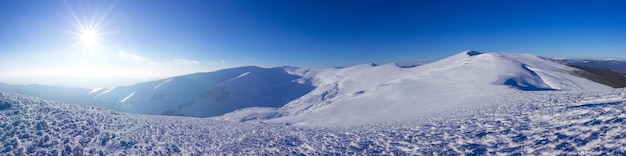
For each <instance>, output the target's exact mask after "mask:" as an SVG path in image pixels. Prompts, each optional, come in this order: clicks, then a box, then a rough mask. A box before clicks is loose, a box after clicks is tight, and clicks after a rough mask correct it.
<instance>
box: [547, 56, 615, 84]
mask: <svg viewBox="0 0 626 156" xmlns="http://www.w3.org/2000/svg"><path fill="white" fill-rule="evenodd" d="M556 61H559V62H561V63H563V64H565V65H568V66H571V67H574V68H578V69H580V70H577V71H573V72H571V73H572V74H574V75H576V76H580V77H584V78H587V79H589V80H592V81H595V82H598V83H602V84H605V85H608V86H611V87H613V88H624V87H626V62H625V61H621V60H614V59H606V60H568V59H558V60H556Z"/></svg>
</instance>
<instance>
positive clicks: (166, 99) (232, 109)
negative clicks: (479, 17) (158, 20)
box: [0, 51, 609, 126]
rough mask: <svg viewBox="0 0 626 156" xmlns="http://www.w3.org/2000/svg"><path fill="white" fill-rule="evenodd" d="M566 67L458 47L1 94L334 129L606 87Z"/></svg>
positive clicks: (528, 57)
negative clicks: (330, 64)
mask: <svg viewBox="0 0 626 156" xmlns="http://www.w3.org/2000/svg"><path fill="white" fill-rule="evenodd" d="M570 70H573V69H572V68H570V67H568V66H565V65H562V64H559V63H555V62H552V61H550V60H547V59H543V58H540V57H537V56H534V55H528V54H508V53H482V52H476V51H465V52H462V53H459V54H456V55H453V56H451V57H448V58H445V59H443V60H440V61H437V62H433V63H430V64H424V65H420V66H416V67H412V68H406V67H399V66H397V65H396V64H393V63H392V64H385V65H380V66H378V65H374V64H363V65H356V66H352V67H346V68H298V67H277V68H259V67H240V68H232V69H224V70H220V71H215V72H209V73H196V74H190V75H183V76H177V77H172V78H166V79H162V80H157V81H150V82H144V83H138V84H135V85H131V86H119V87H113V88H99V89H93V90H87V89H66V88H59V87H47V86H43V87H42V86H22V88H20V87H19V86H18V87H16V86H11V85H4V86H2V85H0V91H7V92H13V93H20V94H26V95H31V96H37V97H42V98H46V99H53V100H57V101H61V102H66V103H72V104H85V105H92V106H100V107H106V108H111V109H114V110H119V111H124V112H132V113H139V114H152V115H182V116H194V117H211V116H219V115H223V116H219V117H215V118H217V119H223V120H232V121H257V120H260V121H264V122H272V123H290V124H297V125H321V126H336V125H347V124H348V125H354V124H365V123H373V122H381V121H392V120H400V119H410V118H416V117H423V116H425V115H428V114H432V113H437V112H441V111H444V110H447V109H451V108H459V107H461V108H462V107H465V106H467V105H468V104H474V103H482V102H483V101H485V100H486V99H490V98H492V97H494V96H500V95H506V94H514V93H516V92H518V91H520V90H521V91H542V90H551V91H573V90H604V89H609V87H607V86H604V85H600V84H597V83H595V82H591V81H589V80H586V79H583V78H579V77H576V76H572V75H570V74H568V72H567V71H570ZM3 88H4V89H3Z"/></svg>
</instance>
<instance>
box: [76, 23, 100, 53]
mask: <svg viewBox="0 0 626 156" xmlns="http://www.w3.org/2000/svg"><path fill="white" fill-rule="evenodd" d="M77 35H78V40H80V44H81V46H82V47H83V48H85V49H93V48H94V46H95V45H96V44H98V41H99V39H100V38H99V37H100V34H99V33H98V31H97V30H95V29H90V28H83V29H82V30H80V32H79V33H78V34H77Z"/></svg>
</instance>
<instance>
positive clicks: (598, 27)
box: [0, 0, 626, 87]
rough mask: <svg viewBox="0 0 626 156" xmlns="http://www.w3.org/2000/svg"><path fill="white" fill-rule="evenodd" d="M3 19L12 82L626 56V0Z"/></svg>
mask: <svg viewBox="0 0 626 156" xmlns="http://www.w3.org/2000/svg"><path fill="white" fill-rule="evenodd" d="M0 21H2V24H1V25H0V34H2V35H0V70H2V71H3V74H2V75H0V82H10V83H44V84H60V85H66V86H81V87H96V86H98V85H100V86H111V85H119V84H130V83H134V82H137V81H144V80H151V79H158V78H164V77H167V76H174V75H181V74H186V73H192V72H203V71H214V70H218V69H223V68H229V67H236V66H245V65H257V66H262V67H274V66H283V65H289V66H307V67H333V66H350V65H356V64H363V63H370V62H373V63H378V64H384V63H389V62H398V63H400V64H412V63H422V62H430V61H435V60H438V59H441V58H444V57H447V56H450V55H453V54H455V53H459V52H461V51H463V50H469V49H471V50H478V51H493V52H515V53H532V54H536V55H541V56H547V57H565V58H618V59H626V53H625V52H626V2H624V1H571V0H569V1H565V0H564V1H555V0H544V1H516V0H513V1H502V0H492V1H447V0H411V1H408V0H407V1H399V0H385V1H382V0H380V1H370V0H359V1H356V0H346V1H342V0H297V1H294V0H284V1H274V0H271V1H270V0H263V1H258V0H196V1H186V0H183V1H171V0H150V1H148V0H118V1H96V0H85V1H73V0H68V1H58V0H4V1H1V2H0ZM81 28H82V29H83V31H81ZM85 28H87V29H88V30H89V31H85ZM86 32H90V33H91V34H93V35H91V36H93V37H87V38H88V39H85V37H84V36H85V33H86ZM87 36H89V35H87ZM87 43H88V44H87ZM102 80H107V81H106V83H105V82H103V81H102ZM70 81H71V82H70ZM94 82H99V83H94Z"/></svg>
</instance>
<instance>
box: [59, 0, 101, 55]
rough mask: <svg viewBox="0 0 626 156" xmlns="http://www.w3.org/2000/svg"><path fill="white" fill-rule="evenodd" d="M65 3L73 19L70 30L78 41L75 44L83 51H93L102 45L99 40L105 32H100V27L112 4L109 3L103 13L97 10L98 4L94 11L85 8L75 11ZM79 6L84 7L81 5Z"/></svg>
mask: <svg viewBox="0 0 626 156" xmlns="http://www.w3.org/2000/svg"><path fill="white" fill-rule="evenodd" d="M65 5H66V7H67V8H68V10H69V12H70V13H71V15H72V17H73V19H74V23H72V24H73V25H74V28H75V30H73V31H70V32H71V33H72V34H73V35H74V38H75V39H76V40H77V41H78V42H77V43H76V44H75V46H78V47H80V48H81V51H82V52H83V53H85V52H86V53H91V52H94V51H95V50H96V49H97V48H98V47H100V46H102V45H101V41H102V40H103V36H105V34H106V33H104V32H102V28H103V26H104V24H103V21H104V20H105V19H106V17H107V15H108V13H109V11H110V10H111V9H112V8H113V5H111V6H110V7H109V8H108V9H107V10H106V11H105V12H104V13H99V12H98V10H99V6H96V7H95V8H93V9H95V10H96V11H94V12H89V11H87V10H78V11H75V10H74V9H72V7H71V6H70V5H69V4H68V3H67V2H66V3H65ZM81 8H82V9H84V8H83V7H81ZM77 13H81V14H77Z"/></svg>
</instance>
